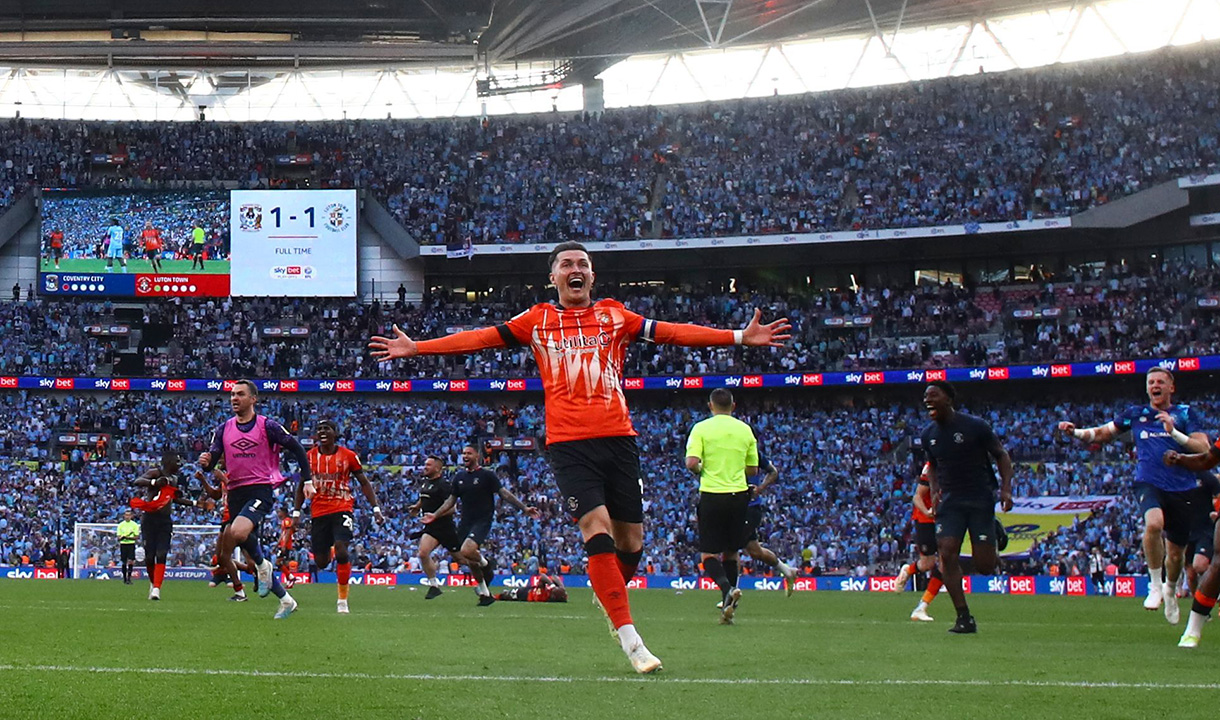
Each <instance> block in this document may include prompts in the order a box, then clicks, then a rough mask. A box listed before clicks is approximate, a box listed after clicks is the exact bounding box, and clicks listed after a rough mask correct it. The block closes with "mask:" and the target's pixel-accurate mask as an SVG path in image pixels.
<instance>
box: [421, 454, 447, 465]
mask: <svg viewBox="0 0 1220 720" xmlns="http://www.w3.org/2000/svg"><path fill="white" fill-rule="evenodd" d="M424 460H435V461H436V462H437V463H438V464H440V465H444V464H445V461H444V460H441V459H440V457H439V456H437V455H426V456H424Z"/></svg>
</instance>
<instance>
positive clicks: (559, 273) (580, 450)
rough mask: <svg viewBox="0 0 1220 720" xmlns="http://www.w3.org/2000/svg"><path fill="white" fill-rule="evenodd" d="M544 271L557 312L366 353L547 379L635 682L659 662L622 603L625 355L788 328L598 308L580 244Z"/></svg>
mask: <svg viewBox="0 0 1220 720" xmlns="http://www.w3.org/2000/svg"><path fill="white" fill-rule="evenodd" d="M548 266H549V268H550V281H551V283H552V284H554V285H555V287H556V289H557V290H558V293H559V304H558V305H555V304H552V303H540V304H538V305H535V306H534V307H532V308H530V309H529V310H527V311H525V312H523V313H521V314H520V315H517V316H516V317H514V318H513V319H511V320H509V321H508V322H506V323H504V324H502V325H499V326H496V327H488V328H481V329H478V330H468V331H465V332H459V333H456V334H454V335H450V336H448V337H444V338H439V339H436V340H424V341H421V342H418V343H417V342H415V341H414V340H412V339H411V338H410V337H408V336H407V334H406V333H404V332H403V331H402V330H400V329H398V327H397V326H395V327H394V337H392V338H389V337H374V338H372V339H371V341H370V343H369V347H370V348H372V350H373V356H374V357H376V358H377V359H379V360H392V359H395V358H409V357H413V356H415V355H458V354H468V353H474V352H478V351H480V350H485V349H490V348H502V347H519V346H529V347H530V349H531V350H532V351H533V353H534V359H535V360H536V361H537V363H538V368H539V370H540V372H541V374H542V381H543V390H544V395H545V405H546V432H547V449H548V451H549V455H550V462H551V468H552V470H553V472H554V474H555V480H556V483H557V484H558V485H559V490H560V492H561V493H562V495H563V497H564V500H563V502H564V506H565V508H566V509H567V511H568V512H569V513H570V514H571V516H572V517H573V518H574V519H575V520H576V523H577V525H578V527H579V528H580V533H581V537H582V539H583V540H584V543H585V552H586V553H588V555H589V570H588V572H589V577H590V583H591V584H592V585H593V591H594V593H596V595H597V597H598V599H599V601H600V602H601V603H602V606H603V607H604V609H605V611H606V613H607V615H608V616H609V618H610V621H611V623H613V625H614V626H615V627H616V628H617V629H618V637H619V642H620V643H621V645H622V649H623V651H624V652H625V653H626V654H627V657H628V658H629V659H630V660H631V664H632V666H633V667H634V668H635V670H636V671H637V672H640V673H650V672H654V671H656V670H659V669H661V661H660V660H659V659H657V657H656V656H654V655H653V654H652V653H651V652H649V651H648V648H647V647H645V645H644V641H643V639H641V638H640V634H639V633H638V632H637V631H636V629H635V624H634V621H633V619H632V617H631V606H630V603H629V602H628V600H627V580H628V579H630V578H632V577H634V575H635V570H636V566H638V565H639V562H640V557H641V556H642V555H643V545H644V530H643V522H644V506H643V499H644V489H643V480H642V479H641V473H640V452H639V448H638V447H637V445H636V441H635V435H636V432H635V429H634V428H633V427H632V425H631V418H630V414H629V413H628V411H627V398H626V396H625V395H624V394H623V388H622V380H623V377H622V375H623V372H622V370H623V360H624V357H625V355H626V352H627V345H628V343H631V342H634V341H636V340H644V341H647V342H658V343H669V344H675V345H693V346H709V345H734V344H737V345H752V346H762V347H768V346H770V347H778V346H780V345H781V343H782V341H784V340H787V339H788V338H789V335H788V334H787V333H786V331H787V330H788V329H789V327H790V325H789V324H788V321H787V320H786V319H782V320H777V321H775V322H772V323H769V324H767V325H762V324H760V323H759V316H760V313H759V311H757V310H755V312H754V317H753V319H752V320H751V321H750V323H749V325H747V326H746V328H745V329H744V330H716V329H713V328H706V327H700V326H698V325H679V324H674V323H667V322H659V321H656V320H650V319H648V318H645V317H643V316H641V315H638V314H636V313H633V312H631V311H630V310H628V309H626V308H625V307H623V305H622V304H620V303H618V302H616V301H614V300H608V299H605V300H599V301H597V302H594V301H593V298H592V291H593V283H594V281H595V280H596V279H597V276H596V275H595V274H594V272H593V260H592V259H591V258H590V257H589V252H588V250H586V249H585V247H584V246H583V245H581V244H580V243H576V242H565V243H560V244H559V245H557V246H556V247H555V249H554V250H552V251H551V254H550V256H549V258H548Z"/></svg>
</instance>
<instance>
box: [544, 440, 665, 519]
mask: <svg viewBox="0 0 1220 720" xmlns="http://www.w3.org/2000/svg"><path fill="white" fill-rule="evenodd" d="M546 449H547V455H548V456H549V458H550V462H551V471H552V472H553V473H554V474H555V482H556V484H557V485H559V492H560V494H562V495H563V503H564V505H563V508H564V510H566V511H567V513H568V514H569V515H571V516H572V519H573V520H579V519H580V518H582V517H584V516H585V514H586V513H588V512H589V511H591V510H595V509H597V508H599V507H601V506H602V505H605V506H606V512H608V513H609V514H610V518H611V519H613V520H618V521H620V522H629V523H642V522H644V480H643V476H642V475H641V474H640V448H639V446H638V445H637V444H636V441H635V438H634V437H605V438H591V439H589V440H570V441H568V442H558V443H551V444H549V445H547V448H546Z"/></svg>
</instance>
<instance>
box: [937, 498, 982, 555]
mask: <svg viewBox="0 0 1220 720" xmlns="http://www.w3.org/2000/svg"><path fill="white" fill-rule="evenodd" d="M967 532H969V533H970V542H972V543H974V544H979V543H982V544H985V545H993V546H994V545H995V544H996V537H995V498H994V497H993V496H992V495H991V493H986V494H980V495H966V496H955V495H951V494H944V495H942V496H941V501H940V505H938V506H937V507H936V537H937V538H953V539H956V540H962V539H964V538H965V537H966V533H967Z"/></svg>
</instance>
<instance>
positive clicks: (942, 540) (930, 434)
mask: <svg viewBox="0 0 1220 720" xmlns="http://www.w3.org/2000/svg"><path fill="white" fill-rule="evenodd" d="M956 396H957V392H956V391H955V390H954V388H953V385H951V384H949V383H948V382H946V381H944V380H934V381H932V382H930V383H928V386H927V388H926V389H925V390H924V394H923V398H924V400H923V402H924V407H925V408H927V410H928V417H929V418H931V420H932V422H931V423H929V424H928V426H927V427H926V428H924V431H923V436H922V445H923V451H924V453H926V454H927V456H928V483H929V485H930V486H931V489H932V507H934V508H935V509H936V544H937V554H938V555H939V556H940V568H941V573H942V574H943V577H944V583H945V590H947V591H948V592H949V597H950V598H951V599H952V600H953V607H954V609H956V610H957V620H956V621H955V622H954V623H953V627H951V628H949V632H951V633H959V634H968V633H976V632H978V627H977V626H976V625H975V622H974V616H973V615H971V614H970V607H969V606H968V605H967V603H966V593H965V591H964V590H963V589H962V566H961V552H962V541H963V540H964V539H965V538H966V533H967V532H969V533H970V547H971V550H972V552H973V556H972V558H971V559H972V560H974V566H975V568H976V569H977V570H978V572H979V573H981V574H983V575H992V574H994V573H995V570H996V567H997V566H998V565H999V555H998V554H997V552H996V546H997V544H998V543H999V541H1000V538H999V532H1000V531H1003V527H1002V526H999V524H998V523H997V522H996V517H995V505H996V497H995V491H996V479H995V474H994V473H993V472H992V469H991V465H992V462H993V461H994V463H995V465H996V466H997V467H998V468H999V469H1000V487H999V490H1000V509H1002V510H1003V511H1004V512H1008V511H1009V510H1012V474H1013V468H1012V458H1011V457H1009V456H1008V451H1007V450H1005V449H1004V445H1003V444H1001V443H1000V439H999V438H998V437H996V434H995V432H994V431H992V429H991V426H990V425H988V424H987V423H986V422H984V421H983V420H981V419H980V418H977V417H974V416H972V415H967V414H966V413H963V412H958V410H957V408H955V407H954V406H953V405H954V400H955V398H956Z"/></svg>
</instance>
